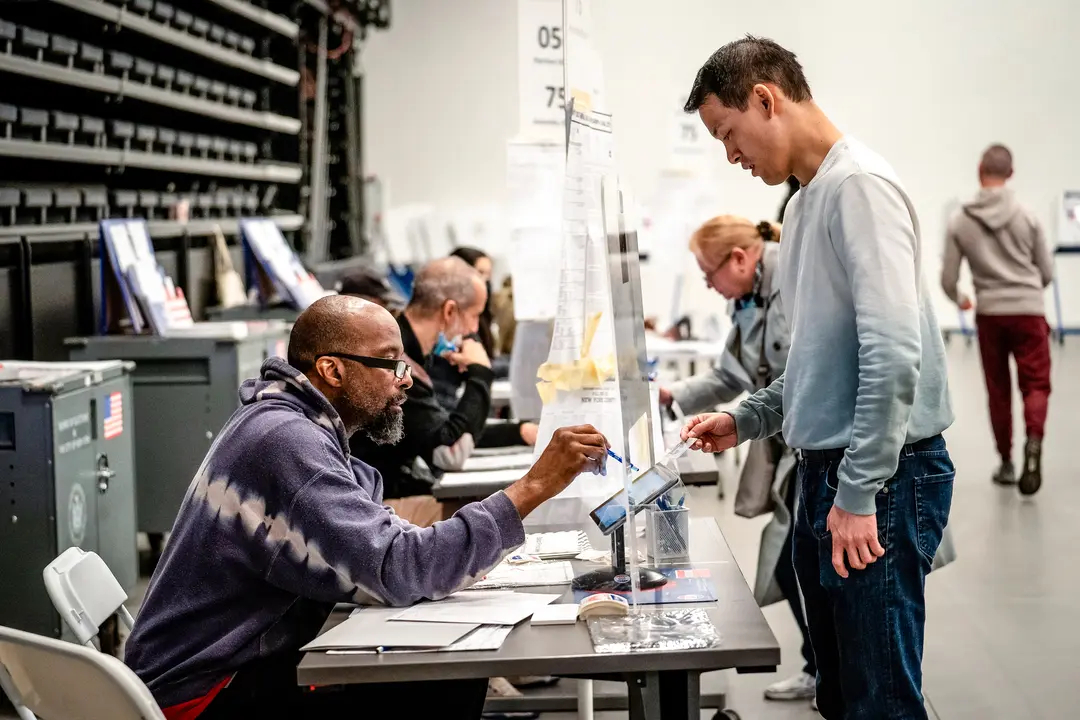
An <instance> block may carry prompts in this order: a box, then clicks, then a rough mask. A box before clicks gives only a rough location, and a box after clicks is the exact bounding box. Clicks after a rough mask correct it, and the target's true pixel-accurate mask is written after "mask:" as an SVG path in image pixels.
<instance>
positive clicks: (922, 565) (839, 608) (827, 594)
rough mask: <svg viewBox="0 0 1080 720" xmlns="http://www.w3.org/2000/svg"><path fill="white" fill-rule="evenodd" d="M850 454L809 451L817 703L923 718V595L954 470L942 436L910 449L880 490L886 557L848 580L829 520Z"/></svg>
mask: <svg viewBox="0 0 1080 720" xmlns="http://www.w3.org/2000/svg"><path fill="white" fill-rule="evenodd" d="M842 458H843V450H823V451H805V452H803V453H802V459H801V460H800V462H799V472H800V474H801V477H802V503H801V504H800V508H799V513H798V519H797V524H796V527H795V538H794V547H793V556H794V561H795V572H796V573H797V574H798V577H799V585H800V586H801V588H802V591H803V599H804V601H805V603H806V615H807V624H808V625H809V626H810V638H811V640H812V641H813V645H814V657H815V659H816V660H817V666H818V672H817V680H818V683H817V703H818V708H820V712H821V714H822V716H824V717H825V718H827V720H864V719H865V720H886V719H887V718H896V719H897V720H900V719H901V718H902V719H903V720H915V719H918V720H921V719H923V718H926V710H925V709H924V705H923V696H922V653H923V629H924V625H925V621H926V603H925V598H924V596H923V590H924V587H925V581H926V575H927V573H929V572H930V567H931V563H932V562H933V559H934V554H935V553H936V552H937V548H938V544H939V543H940V542H941V534H942V532H943V531H944V529H945V525H946V523H947V522H948V520H949V507H950V505H951V504H952V491H953V477H954V475H955V469H954V468H953V464H952V460H951V459H950V458H949V451H948V450H947V449H946V447H945V440H944V439H943V438H942V437H941V436H940V435H938V436H936V437H932V438H929V439H927V440H922V441H919V442H916V443H912V444H911V445H905V446H904V448H903V450H902V451H901V453H900V461H899V465H898V467H897V469H896V474H895V475H894V476H893V477H892V478H890V479H889V480H888V482H886V483H885V486H884V488H882V490H881V491H880V492H878V494H877V526H878V536H879V540H880V542H881V545H882V547H884V548H885V555H884V556H883V557H881V558H878V559H877V561H876V562H874V563H872V564H870V565H869V566H868V567H867V568H866V569H865V570H861V571H860V570H850V571H849V573H850V574H849V577H848V579H847V580H844V579H842V578H841V577H840V576H839V575H837V574H836V571H835V570H834V569H833V566H832V536H831V535H830V533H829V532H828V531H827V530H826V520H827V518H828V515H829V510H831V509H832V506H833V500H834V499H835V497H836V487H837V476H836V470H837V466H838V465H839V463H840V460H841V459H842Z"/></svg>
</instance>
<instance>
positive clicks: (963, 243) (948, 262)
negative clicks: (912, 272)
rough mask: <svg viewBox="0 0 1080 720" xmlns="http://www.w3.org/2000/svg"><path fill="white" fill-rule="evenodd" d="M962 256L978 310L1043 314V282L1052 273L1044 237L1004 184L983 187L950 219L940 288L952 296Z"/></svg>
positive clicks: (956, 298) (955, 299)
mask: <svg viewBox="0 0 1080 720" xmlns="http://www.w3.org/2000/svg"><path fill="white" fill-rule="evenodd" d="M965 258H966V259H967V261H968V265H969V266H970V267H971V278H972V281H973V282H974V284H975V311H976V312H977V313H979V314H980V315H1043V314H1044V309H1043V288H1045V287H1046V286H1047V285H1049V284H1050V281H1051V280H1052V279H1053V277H1054V264H1053V259H1052V258H1051V256H1050V248H1049V247H1048V246H1047V244H1046V237H1045V236H1044V235H1043V231H1042V228H1041V227H1040V226H1039V222H1038V221H1037V220H1036V219H1035V217H1034V216H1033V215H1032V214H1031V213H1030V212H1028V211H1027V210H1026V209H1025V208H1024V207H1022V206H1021V205H1020V203H1019V202H1017V201H1016V197H1015V196H1014V195H1013V192H1012V190H1010V189H1009V188H1004V187H1001V188H983V189H982V190H980V191H979V194H978V196H976V198H975V199H974V200H973V201H971V202H969V203H966V204H965V205H964V206H963V208H962V209H961V210H960V211H959V212H957V213H956V215H955V216H954V217H953V218H952V220H951V221H950V222H949V229H948V233H947V234H946V236H945V258H944V260H943V262H942V265H941V288H942V289H943V290H944V291H945V294H946V295H948V296H949V298H950V299H952V301H953V302H956V303H960V302H961V301H963V300H964V299H965V298H964V297H963V296H962V294H960V293H958V292H957V289H956V281H957V278H959V276H960V262H961V260H964V259H965Z"/></svg>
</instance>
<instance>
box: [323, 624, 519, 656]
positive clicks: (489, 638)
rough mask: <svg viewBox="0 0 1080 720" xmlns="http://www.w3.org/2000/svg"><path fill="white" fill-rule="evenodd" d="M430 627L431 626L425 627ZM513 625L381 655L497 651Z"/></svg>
mask: <svg viewBox="0 0 1080 720" xmlns="http://www.w3.org/2000/svg"><path fill="white" fill-rule="evenodd" d="M427 627H431V625H427ZM513 630H514V626H513V625H481V626H480V627H478V628H476V629H475V630H473V631H472V632H471V633H469V634H468V635H466V636H465V637H463V638H461V639H460V640H455V641H454V642H453V643H451V644H450V645H447V646H446V647H440V648H429V649H424V648H417V649H412V650H408V649H404V648H398V649H394V648H391V649H387V650H384V651H383V654H388V655H393V654H398V653H409V652H412V653H416V652H462V651H464V650H498V649H499V648H501V647H502V645H503V643H504V642H506V638H508V637H509V636H510V633H511V632H513ZM326 654H327V655H374V654H375V650H327V651H326Z"/></svg>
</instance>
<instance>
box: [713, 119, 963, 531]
mask: <svg viewBox="0 0 1080 720" xmlns="http://www.w3.org/2000/svg"><path fill="white" fill-rule="evenodd" d="M783 237H784V239H783V242H781V243H780V266H779V268H778V271H777V279H778V281H779V283H780V297H781V299H782V300H783V302H784V311H785V312H786V313H787V320H788V324H789V326H790V328H791V349H790V351H789V353H788V361H787V369H786V370H785V372H784V375H782V376H781V377H780V378H778V379H777V380H775V381H773V383H772V384H771V385H769V387H767V388H765V389H764V390H760V391H758V392H756V393H754V394H753V395H751V396H750V397H749V398H747V399H746V400H744V401H743V402H742V404H740V405H739V407H738V408H736V409H735V410H734V412H732V416H733V417H734V418H735V425H736V432H737V434H738V439H739V442H743V441H746V440H756V439H759V438H764V437H769V436H770V435H775V434H776V433H777V432H779V431H780V430H781V429H782V430H783V433H784V440H785V441H786V442H787V444H788V445H789V446H791V447H793V448H797V449H800V450H824V449H835V448H846V452H845V453H844V459H843V460H842V461H841V462H840V464H839V466H838V468H837V476H838V478H839V483H840V485H839V488H838V489H837V493H836V500H835V501H834V502H835V504H836V506H837V507H839V508H840V509H841V510H846V511H848V512H850V513H855V514H857V515H870V514H873V513H874V512H875V510H876V504H875V496H876V494H877V493H878V491H880V490H881V488H882V486H883V485H884V484H885V481H886V480H888V479H889V478H891V477H892V476H893V475H894V474H895V473H896V467H897V465H898V464H899V458H900V450H901V448H902V447H903V445H904V444H905V443H912V442H916V441H918V440H925V439H926V438H930V437H933V436H935V435H937V434H939V433H941V432H943V431H944V430H945V429H946V428H948V427H949V425H950V424H952V420H953V413H952V407H951V405H950V403H949V389H948V376H947V373H946V367H945V346H944V343H943V342H942V339H941V330H940V329H939V328H938V324H937V318H936V317H935V316H934V310H933V307H932V306H931V303H930V300H929V299H928V297H927V293H926V292H925V289H924V283H923V278H922V272H921V261H922V242H921V239H920V236H919V221H918V217H917V216H916V214H915V208H914V206H913V205H912V203H911V199H910V198H909V197H908V195H907V193H906V192H905V191H904V188H903V185H901V183H900V180H899V178H898V177H897V176H896V173H895V171H893V169H892V167H891V166H890V165H889V164H888V163H887V162H886V161H885V160H884V158H882V157H881V156H880V155H878V154H877V153H875V152H873V151H872V150H870V149H869V148H867V147H866V146H865V145H863V144H862V143H860V142H858V141H856V140H854V139H853V138H850V137H844V138H842V139H841V140H839V141H838V142H837V143H836V144H835V145H833V147H832V149H831V150H829V153H828V155H826V156H825V160H824V161H823V162H822V163H821V167H820V168H818V171H817V174H816V175H815V176H814V179H813V180H811V181H810V183H809V184H808V185H807V186H806V187H804V188H802V189H801V190H799V191H798V192H797V193H795V196H794V197H793V198H792V199H791V200H790V201H789V202H788V205H787V211H786V212H785V214H784V235H783Z"/></svg>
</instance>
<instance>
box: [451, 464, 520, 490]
mask: <svg viewBox="0 0 1080 720" xmlns="http://www.w3.org/2000/svg"><path fill="white" fill-rule="evenodd" d="M524 474H525V473H524V472H523V471H522V470H521V469H520V468H510V469H509V470H483V471H478V472H448V473H446V474H445V475H443V476H442V478H440V480H439V487H444V488H446V487H459V486H461V485H473V484H485V483H490V484H491V485H492V486H493V487H494V486H496V485H510V484H512V483H514V482H516V481H517V480H520V479H521V476H522V475H524Z"/></svg>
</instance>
